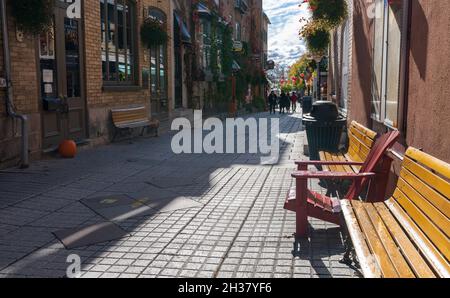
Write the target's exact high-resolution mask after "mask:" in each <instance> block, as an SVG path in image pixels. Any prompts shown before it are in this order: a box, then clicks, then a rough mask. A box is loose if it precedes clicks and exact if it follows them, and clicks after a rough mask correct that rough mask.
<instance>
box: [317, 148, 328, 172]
mask: <svg viewBox="0 0 450 298" xmlns="http://www.w3.org/2000/svg"><path fill="white" fill-rule="evenodd" d="M319 157H320V160H321V161H327V158H326V156H325V152H324V151H319ZM322 170H324V171H326V172H330V168H329V167H328V166H322Z"/></svg>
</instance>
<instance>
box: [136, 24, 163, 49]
mask: <svg viewBox="0 0 450 298" xmlns="http://www.w3.org/2000/svg"><path fill="white" fill-rule="evenodd" d="M168 39H169V36H168V35H167V32H166V30H165V29H164V24H162V23H161V22H160V21H158V20H156V19H153V18H147V19H146V20H145V21H144V23H143V24H142V25H141V41H142V44H143V45H145V46H146V47H147V48H151V47H153V46H159V45H163V44H166V43H167V40H168Z"/></svg>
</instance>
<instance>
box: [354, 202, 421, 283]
mask: <svg viewBox="0 0 450 298" xmlns="http://www.w3.org/2000/svg"><path fill="white" fill-rule="evenodd" d="M362 206H364V209H365V210H366V212H367V214H368V215H369V219H370V221H371V222H372V224H373V226H374V228H375V231H376V232H377V235H378V239H379V240H380V242H381V243H382V245H383V246H384V248H385V250H386V252H387V254H388V256H389V258H390V260H391V262H392V264H393V265H394V268H395V270H396V271H397V273H398V275H399V276H400V277H405V278H412V277H415V275H414V273H413V272H412V270H411V269H410V268H409V265H408V263H407V261H406V260H405V258H404V257H403V255H402V254H401V253H400V251H399V250H398V248H397V245H396V244H395V242H394V240H393V239H392V237H391V235H390V233H389V231H388V229H387V228H386V224H385V223H384V221H383V220H382V218H381V217H380V215H379V214H378V212H377V210H376V209H375V207H374V206H373V205H372V204H362Z"/></svg>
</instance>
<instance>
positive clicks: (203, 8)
mask: <svg viewBox="0 0 450 298" xmlns="http://www.w3.org/2000/svg"><path fill="white" fill-rule="evenodd" d="M197 12H198V14H205V15H211V10H209V8H208V7H206V6H205V5H204V4H202V3H198V4H197Z"/></svg>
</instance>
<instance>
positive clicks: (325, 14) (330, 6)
mask: <svg viewBox="0 0 450 298" xmlns="http://www.w3.org/2000/svg"><path fill="white" fill-rule="evenodd" d="M309 7H310V10H311V11H312V17H313V19H314V20H323V21H325V22H326V23H328V25H329V26H330V27H331V28H333V27H337V26H339V25H340V24H342V22H343V21H344V20H345V19H346V18H347V16H348V7H347V2H346V0H309Z"/></svg>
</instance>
